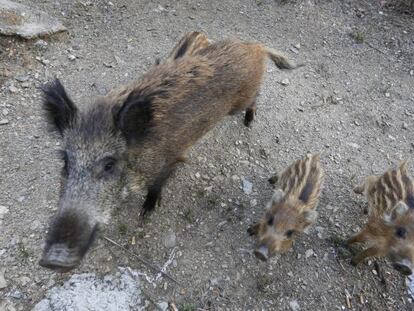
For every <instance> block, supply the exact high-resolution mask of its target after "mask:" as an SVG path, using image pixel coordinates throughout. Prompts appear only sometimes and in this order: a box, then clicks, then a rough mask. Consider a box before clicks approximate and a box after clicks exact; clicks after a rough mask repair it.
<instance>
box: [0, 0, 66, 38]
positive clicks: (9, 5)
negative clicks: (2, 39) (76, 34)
mask: <svg viewBox="0 0 414 311" xmlns="http://www.w3.org/2000/svg"><path fill="white" fill-rule="evenodd" d="M0 11H1V12H2V17H3V16H14V17H15V18H14V19H10V18H9V19H8V18H2V19H1V20H0V33H1V34H3V35H7V36H11V35H13V36H20V37H23V38H25V39H34V38H37V37H44V36H47V35H51V34H54V33H57V32H61V31H66V28H65V27H64V26H63V25H62V24H61V23H60V22H59V21H58V20H57V19H56V18H54V17H51V16H49V15H48V14H46V13H45V12H43V11H40V10H37V9H35V8H33V6H30V7H29V6H26V5H23V4H20V3H16V2H14V1H9V0H2V1H0ZM4 14H5V15H4Z"/></svg>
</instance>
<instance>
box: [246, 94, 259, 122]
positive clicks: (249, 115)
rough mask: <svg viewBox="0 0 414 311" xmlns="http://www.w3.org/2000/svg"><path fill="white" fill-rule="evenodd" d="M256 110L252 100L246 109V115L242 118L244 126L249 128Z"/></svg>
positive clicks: (254, 102)
mask: <svg viewBox="0 0 414 311" xmlns="http://www.w3.org/2000/svg"><path fill="white" fill-rule="evenodd" d="M256 110H257V106H256V100H254V101H253V102H252V104H251V105H250V106H249V107H248V108H247V109H246V115H245V117H244V125H245V126H250V124H251V123H252V121H253V119H254V116H255V115H256Z"/></svg>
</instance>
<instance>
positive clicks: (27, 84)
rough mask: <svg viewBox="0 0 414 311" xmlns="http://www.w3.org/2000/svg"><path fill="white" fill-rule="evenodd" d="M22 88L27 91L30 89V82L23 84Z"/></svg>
mask: <svg viewBox="0 0 414 311" xmlns="http://www.w3.org/2000/svg"><path fill="white" fill-rule="evenodd" d="M22 87H23V88H25V89H27V88H29V87H30V82H23V83H22Z"/></svg>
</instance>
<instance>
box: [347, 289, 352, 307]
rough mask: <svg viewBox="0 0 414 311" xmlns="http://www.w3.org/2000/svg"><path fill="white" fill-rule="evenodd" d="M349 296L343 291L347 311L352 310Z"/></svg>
mask: <svg viewBox="0 0 414 311" xmlns="http://www.w3.org/2000/svg"><path fill="white" fill-rule="evenodd" d="M351 298H352V297H351V295H350V294H349V292H348V291H347V290H346V289H345V299H346V305H347V307H348V309H352V305H351Z"/></svg>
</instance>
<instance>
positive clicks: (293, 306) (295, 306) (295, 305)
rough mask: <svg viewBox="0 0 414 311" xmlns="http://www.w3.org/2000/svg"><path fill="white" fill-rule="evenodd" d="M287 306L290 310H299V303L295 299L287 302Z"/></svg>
mask: <svg viewBox="0 0 414 311" xmlns="http://www.w3.org/2000/svg"><path fill="white" fill-rule="evenodd" d="M289 307H290V308H291V309H292V311H299V310H300V306H299V303H298V301H297V300H296V299H295V300H292V301H290V302H289Z"/></svg>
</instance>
